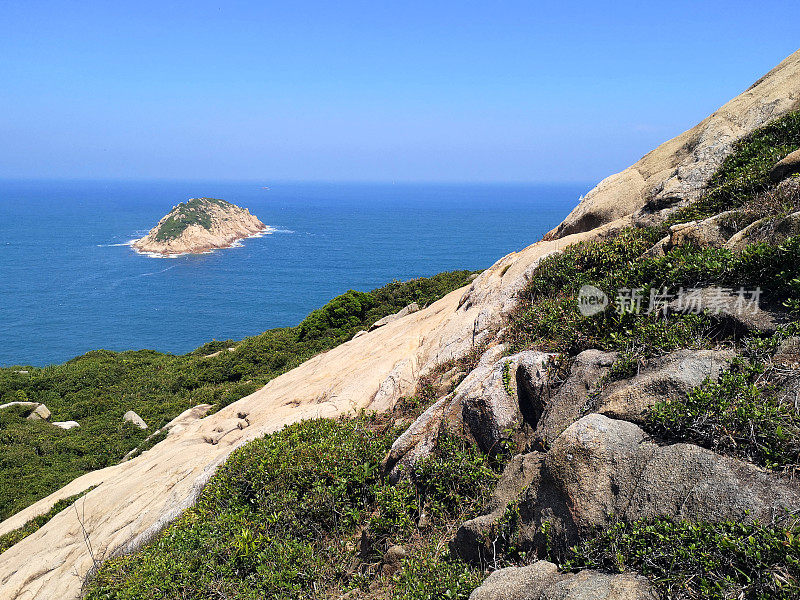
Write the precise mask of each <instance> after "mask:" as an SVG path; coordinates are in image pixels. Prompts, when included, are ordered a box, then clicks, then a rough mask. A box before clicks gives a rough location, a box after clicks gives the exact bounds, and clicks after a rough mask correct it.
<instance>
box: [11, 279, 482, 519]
mask: <svg viewBox="0 0 800 600" xmlns="http://www.w3.org/2000/svg"><path fill="white" fill-rule="evenodd" d="M470 275H471V273H470V272H469V271H454V272H450V273H441V274H439V275H435V276H433V277H428V278H422V279H414V280H411V281H407V282H393V283H390V284H388V285H386V286H384V287H382V288H378V289H376V290H373V291H372V292H369V293H362V292H354V291H349V292H346V293H345V294H342V295H341V296H338V297H337V298H334V299H333V300H331V301H330V302H329V303H328V304H326V305H325V306H324V307H323V308H321V309H319V310H316V311H314V312H312V313H311V314H310V315H309V316H308V317H307V318H306V319H305V320H304V321H303V322H302V323H300V325H298V326H297V327H286V328H282V329H272V330H269V331H266V332H264V333H262V334H260V335H257V336H255V337H251V338H247V339H245V340H243V341H241V342H238V343H237V342H232V341H230V340H228V341H222V342H211V343H209V344H206V345H204V346H202V347H200V348H198V349H197V350H195V351H194V352H191V353H189V354H186V355H183V356H175V355H171V354H162V353H160V352H154V351H151V350H136V351H128V352H110V351H107V350H97V351H93V352H89V353H87V354H85V355H83V356H80V357H78V358H75V359H73V360H70V361H68V362H66V363H64V364H62V365H56V366H49V367H45V368H43V369H37V368H33V367H25V368H20V367H13V368H4V369H0V404H1V403H6V402H12V401H16V400H30V401H34V402H42V403H44V404H45V405H47V407H48V408H49V409H50V411H51V412H52V413H53V417H52V420H54V421H69V420H74V421H78V422H79V423H80V424H81V427H80V429H72V430H69V431H64V430H61V429H58V428H56V427H53V426H52V425H51V424H49V423H47V422H43V421H28V420H26V419H25V416H26V413H25V411H21V410H19V409H8V410H3V411H0V449H1V450H0V518H6V517H8V516H10V515H11V514H13V513H15V512H17V511H19V510H21V509H22V508H24V507H26V506H28V505H30V504H31V503H33V502H35V501H36V500H38V499H40V498H43V497H44V496H46V495H47V494H50V493H51V492H54V491H55V490H57V489H59V488H60V487H62V486H63V485H65V484H66V483H68V482H70V481H72V480H73V479H75V478H76V477H78V476H80V475H82V474H84V473H87V472H89V471H93V470H95V469H99V468H102V467H106V466H108V465H111V464H114V463H116V462H118V461H119V460H121V459H122V458H123V457H124V456H125V455H126V454H127V453H128V452H130V451H132V450H134V449H135V448H137V447H140V446H141V445H142V444H143V442H144V440H145V438H147V436H148V435H150V434H151V433H152V432H153V431H155V430H156V429H158V428H160V427H162V426H163V425H165V424H166V423H168V422H169V421H170V420H171V419H173V418H174V417H175V416H177V415H178V414H180V413H181V412H182V411H184V410H185V409H187V408H190V407H192V406H196V405H197V404H202V403H208V404H214V405H216V407H217V408H221V407H223V406H226V405H228V404H230V403H231V402H234V401H236V400H238V399H239V398H242V397H243V396H246V395H248V394H250V393H252V392H254V391H256V390H257V389H259V388H260V387H262V386H263V385H264V384H265V383H267V382H268V381H269V380H270V379H272V378H274V377H276V376H278V375H280V374H281V373H284V372H286V371H288V370H290V369H292V368H294V367H296V366H297V365H299V364H300V363H302V362H303V361H305V360H307V359H309V358H311V357H312V356H314V355H316V354H318V353H319V352H323V351H325V350H328V349H330V348H332V347H334V346H336V345H338V344H340V343H342V342H344V341H347V340H349V339H350V338H351V337H352V336H353V335H354V334H355V333H356V332H357V331H358V330H360V329H365V328H367V327H368V326H369V325H371V324H372V323H373V322H375V321H376V320H378V319H380V318H381V317H384V316H386V315H388V314H391V313H394V312H397V311H398V310H400V309H401V308H403V307H404V306H406V305H407V304H409V303H411V302H418V303H419V304H420V305H423V306H424V305H426V304H428V303H430V302H432V301H434V300H436V299H438V298H440V297H442V296H444V295H445V294H446V293H447V292H449V291H451V290H454V289H457V288H459V287H461V286H463V285H466V284H467V283H468V282H469V277H470ZM234 346H235V348H236V350H235V351H234V352H229V351H228V350H227V349H228V348H229V347H234ZM218 351H221V352H220V353H219V354H217V355H216V356H213V357H210V358H208V357H207V356H208V355H210V354H213V353H215V352H218ZM20 370H25V371H28V373H20V372H19V371H20ZM128 410H134V411H136V413H137V414H139V415H140V416H141V417H142V418H143V419H144V420H145V422H146V423H147V424H148V425H149V429H148V430H146V431H142V430H140V429H138V428H137V427H135V426H133V425H131V424H130V423H126V422H123V420H122V415H123V414H125V412H126V411H128ZM151 445H152V441H151V442H148V444H147V445H145V446H142V447H141V449H142V450H144V449H146V448H147V447H150V446H151Z"/></svg>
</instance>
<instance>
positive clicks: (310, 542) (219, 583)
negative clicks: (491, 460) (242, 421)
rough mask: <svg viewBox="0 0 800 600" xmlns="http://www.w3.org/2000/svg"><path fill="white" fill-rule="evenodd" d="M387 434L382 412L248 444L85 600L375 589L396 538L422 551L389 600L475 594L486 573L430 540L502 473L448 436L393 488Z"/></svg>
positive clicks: (106, 572)
mask: <svg viewBox="0 0 800 600" xmlns="http://www.w3.org/2000/svg"><path fill="white" fill-rule="evenodd" d="M385 431H386V427H385V426H383V425H382V424H381V423H379V422H378V420H377V418H376V417H374V416H367V415H361V416H359V417H356V418H350V419H340V420H336V421H334V420H330V419H320V420H313V421H304V422H301V423H297V424H294V425H289V426H287V427H285V428H284V429H283V430H281V431H279V432H277V433H274V434H271V435H268V436H266V437H264V438H262V439H260V440H257V441H255V442H252V443H250V444H248V445H246V446H244V447H243V448H241V449H239V450H237V451H236V452H234V453H233V454H232V455H231V457H230V459H229V460H228V461H227V463H226V464H225V465H224V466H223V467H221V469H220V471H219V472H218V473H217V474H216V475H215V476H214V477H213V478H212V480H211V482H210V483H209V484H208V486H207V487H206V489H205V490H204V491H203V494H202V495H201V497H200V499H199V500H198V502H197V503H196V504H195V506H193V507H192V508H190V509H188V510H187V511H186V512H185V513H184V515H183V516H182V517H181V518H180V519H179V520H178V521H176V522H175V523H173V524H172V525H170V526H169V527H168V528H167V529H166V530H165V531H164V532H163V533H162V534H161V535H160V536H159V537H158V538H157V539H156V540H155V541H154V542H152V543H151V544H150V545H148V546H146V547H145V548H143V549H142V550H141V551H139V552H138V553H136V554H133V555H131V556H125V557H121V558H115V559H112V560H110V561H108V562H106V563H105V564H104V565H103V566H102V567H101V569H100V571H99V573H98V574H97V576H96V578H95V579H94V580H93V581H92V582H91V583H90V585H89V588H88V595H87V598H90V599H101V598H102V599H112V598H113V599H120V600H122V599H131V600H132V599H134V598H135V599H137V600H141V599H155V598H176V597H180V598H186V599H190V598H197V599H205V598H210V597H219V596H222V597H230V598H275V599H295V598H297V599H300V598H303V599H305V598H325V597H330V596H335V595H336V594H341V593H344V591H346V590H348V589H354V588H362V589H363V590H364V591H368V590H369V589H370V585H371V584H372V583H373V579H374V575H375V573H376V571H375V568H376V565H379V563H380V558H381V556H382V554H383V551H385V549H386V547H387V546H388V545H389V543H405V544H408V547H409V548H413V551H410V552H409V556H408V558H407V559H406V560H404V569H403V570H402V571H401V572H400V573H399V574H397V575H394V576H387V577H384V578H383V579H382V580H381V585H382V586H383V587H384V588H385V589H386V590H387V593H388V592H392V590H393V592H392V595H391V597H396V598H405V599H408V600H418V599H423V598H467V597H468V595H469V593H470V592H471V591H472V590H473V589H474V588H475V587H476V586H477V585H478V584H479V583H480V580H481V578H482V575H481V574H480V573H479V572H477V571H474V570H472V569H470V568H469V567H467V566H466V565H465V564H463V563H461V562H459V561H457V560H454V559H450V558H449V557H448V556H447V555H446V552H445V551H444V550H443V544H436V543H431V542H430V540H431V539H437V538H439V539H443V537H444V532H446V531H447V528H448V527H451V526H452V525H453V524H454V523H457V522H460V520H461V519H463V518H464V517H465V515H468V516H469V515H472V514H475V513H476V511H477V510H478V509H479V507H480V506H482V505H483V502H484V501H485V500H486V497H487V495H488V493H489V491H490V490H491V487H492V485H493V483H494V482H495V481H496V479H497V473H496V471H495V470H493V469H492V468H490V466H489V465H488V462H487V459H486V458H485V457H483V456H482V455H481V454H480V453H479V452H478V451H477V450H476V449H475V448H473V447H472V446H469V445H467V444H464V443H462V442H459V441H457V440H450V441H448V442H445V443H444V444H443V446H442V448H441V449H440V450H439V451H438V452H437V453H436V455H435V456H432V457H430V458H428V459H426V460H424V461H422V463H421V464H419V465H418V467H417V468H415V469H414V471H413V473H412V476H411V478H410V479H408V480H406V481H405V482H403V483H400V484H399V485H397V486H394V487H393V486H390V485H389V484H387V483H386V482H384V481H383V480H382V478H381V460H382V459H383V457H384V455H385V454H386V452H387V450H388V448H389V447H390V445H391V442H392V441H393V435H391V434H389V433H387V432H385ZM420 510H426V511H428V512H429V514H430V515H431V525H430V527H431V529H429V530H428V534H429V537H428V541H425V542H422V541H420V540H419V537H418V535H417V533H416V522H417V519H418V518H419V514H420ZM362 531H363V532H364V533H363V534H361V533H360V532H362ZM415 544H416V545H415ZM368 574H369V575H371V576H367V575H368ZM373 589H374V585H373Z"/></svg>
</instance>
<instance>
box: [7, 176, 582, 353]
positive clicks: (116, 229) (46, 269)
mask: <svg viewBox="0 0 800 600" xmlns="http://www.w3.org/2000/svg"><path fill="white" fill-rule="evenodd" d="M589 187H590V186H589V185H574V184H573V185H522V184H520V185H516V184H515V185H511V184H509V185H496V184H485V185H484V184H481V185H445V184H436V185H434V184H397V185H393V184H338V183H330V184H296V183H292V184H289V183H267V182H265V183H257V182H256V183H254V182H243V183H231V182H223V183H210V182H176V181H151V182H132V181H0V366H11V365H32V366H44V365H47V364H51V363H59V362H63V361H65V360H68V359H70V358H72V357H74V356H77V355H80V354H83V353H84V352H87V351H89V350H94V349H99V348H106V349H109V350H129V349H138V348H150V349H154V350H159V351H163V352H173V353H184V352H189V351H191V350H193V349H194V348H196V347H197V346H199V345H201V344H203V343H205V342H207V341H210V340H212V339H217V340H225V339H234V340H238V339H241V338H243V337H246V336H250V335H255V334H257V333H260V332H262V331H264V330H266V329H270V328H273V327H284V326H290V325H296V324H297V323H299V322H300V321H301V320H302V319H303V318H304V317H305V316H306V315H307V314H308V313H309V312H310V311H311V310H313V309H314V308H317V307H319V306H322V305H323V304H324V303H325V302H327V301H328V300H330V299H331V298H333V297H334V296H336V295H338V294H341V293H342V292H345V291H346V290H348V289H356V290H364V291H366V290H370V289H374V288H376V287H379V286H381V285H383V284H384V283H387V282H389V281H392V280H395V279H397V280H406V279H411V278H414V277H421V276H428V275H433V274H435V273H439V272H441V271H449V270H453V269H484V268H486V267H489V266H490V265H491V264H492V263H494V262H495V261H496V260H497V259H498V258H500V257H501V256H503V255H504V254H507V253H508V252H511V251H514V250H518V249H520V248H524V247H525V246H527V245H529V244H531V243H533V242H535V241H537V240H538V239H540V238H541V236H542V235H543V234H544V233H545V232H547V231H548V230H549V229H551V228H553V227H554V226H556V225H557V224H558V223H559V222H560V221H561V220H562V219H563V218H564V217H565V216H566V215H567V213H568V212H569V211H570V210H571V209H572V208H573V207H574V205H575V204H576V203H577V200H578V198H579V196H580V195H581V194H583V193H585V192H586V191H587V189H588V188H589ZM198 196H209V197H215V198H222V199H224V200H227V201H229V202H233V203H234V204H238V205H240V206H245V207H247V208H249V209H250V211H251V212H252V213H253V214H255V215H256V216H258V217H259V218H260V219H261V221H263V222H264V223H265V224H267V225H269V226H270V227H271V230H272V233H270V234H268V235H265V236H263V237H259V238H252V239H247V240H244V241H243V242H242V243H241V245H240V246H239V247H236V248H231V249H227V250H219V251H216V252H213V253H210V254H201V255H186V256H179V257H177V258H156V257H149V256H144V255H140V254H137V253H136V252H134V251H133V250H132V249H131V248H130V246H129V245H128V244H129V242H130V241H131V240H132V239H134V238H136V237H140V236H142V235H144V234H145V233H146V232H147V231H148V230H149V229H150V228H151V227H152V226H153V225H155V223H156V222H157V221H158V220H159V219H160V218H161V217H162V216H163V215H164V214H166V213H167V212H168V211H169V210H170V209H171V208H172V206H174V205H176V204H178V203H179V202H182V201H184V200H187V199H189V198H193V197H198Z"/></svg>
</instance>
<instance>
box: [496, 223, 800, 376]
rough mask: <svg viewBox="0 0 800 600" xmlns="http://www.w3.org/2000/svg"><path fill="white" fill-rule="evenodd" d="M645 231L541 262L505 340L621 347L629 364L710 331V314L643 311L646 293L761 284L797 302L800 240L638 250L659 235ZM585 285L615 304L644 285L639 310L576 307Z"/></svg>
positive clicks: (707, 336) (705, 337) (566, 348)
mask: <svg viewBox="0 0 800 600" xmlns="http://www.w3.org/2000/svg"><path fill="white" fill-rule="evenodd" d="M659 235H660V232H656V231H653V230H650V229H627V230H624V231H622V232H620V233H619V234H618V235H617V236H616V237H614V238H613V239H610V240H606V241H595V242H584V243H580V244H576V245H574V246H571V247H569V248H567V249H566V250H565V251H564V252H563V253H562V254H559V255H554V256H551V257H549V258H547V259H545V260H543V261H542V262H541V264H540V265H539V267H538V268H537V270H536V272H535V273H534V276H533V277H532V280H531V283H530V284H529V285H528V286H527V288H526V289H525V290H524V292H523V298H526V299H528V298H529V299H530V301H528V302H525V301H523V302H522V303H521V305H520V307H519V308H518V309H517V310H516V312H515V313H514V314H513V315H512V316H511V320H510V324H509V327H508V332H507V340H508V341H509V342H510V344H511V347H512V349H513V350H514V351H519V350H522V349H525V348H533V347H536V348H541V349H548V350H553V351H557V352H563V353H566V354H569V355H575V354H577V353H579V352H581V351H583V350H586V349H589V348H600V349H604V350H620V351H622V352H624V353H625V358H626V360H627V361H628V365H629V366H630V365H632V364H634V363H635V360H638V359H640V358H645V357H649V356H653V355H657V354H659V353H663V352H666V351H670V350H673V349H675V348H679V347H682V348H686V347H700V346H705V345H708V344H709V343H710V342H711V341H712V337H714V336H715V331H714V328H713V327H712V326H711V323H710V322H709V320H708V318H707V317H705V316H703V315H696V314H679V313H673V314H667V315H664V314H663V313H661V312H659V311H653V312H650V313H647V312H646V309H647V307H648V303H649V299H650V291H651V290H654V291H656V292H659V291H660V290H662V289H663V288H664V287H667V288H668V289H669V290H671V291H672V292H673V293H675V292H676V291H677V290H678V288H679V287H682V286H684V287H686V288H691V287H698V286H704V285H720V286H729V287H736V288H738V287H739V286H744V287H745V288H748V287H750V288H755V287H756V286H760V287H761V288H762V289H763V290H764V293H765V295H766V297H767V298H771V299H773V300H776V299H780V300H781V301H783V302H785V303H786V304H787V306H790V307H796V306H797V304H798V299H800V264H798V261H797V257H798V255H800V238H791V239H789V240H787V241H786V242H785V243H784V244H782V245H780V246H772V245H768V244H755V245H752V246H749V247H748V248H747V249H746V250H745V251H743V252H741V253H736V252H732V251H730V250H727V249H722V248H699V247H695V246H684V247H680V248H675V249H673V250H672V251H671V252H669V253H668V254H667V255H666V256H661V257H646V256H642V253H643V252H644V251H645V250H646V249H647V248H649V247H650V245H651V244H652V242H653V241H654V240H655V239H657V238H658V236H659ZM585 284H591V285H595V286H597V287H599V288H600V289H602V290H604V291H605V292H606V294H608V296H609V298H610V300H611V302H612V303H613V302H614V299H615V297H616V296H617V292H618V290H622V289H629V290H630V289H634V288H641V289H642V307H641V308H642V312H641V313H639V314H637V313H636V312H635V311H627V312H624V313H623V314H619V313H618V312H617V311H616V310H606V311H604V312H602V313H600V314H597V315H593V316H588V317H585V316H583V315H581V314H580V312H579V311H578V303H577V295H578V291H579V289H580V288H581V286H583V285H585Z"/></svg>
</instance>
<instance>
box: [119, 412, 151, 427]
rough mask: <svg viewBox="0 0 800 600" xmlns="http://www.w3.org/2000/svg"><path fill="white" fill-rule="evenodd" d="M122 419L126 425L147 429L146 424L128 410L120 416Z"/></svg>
mask: <svg viewBox="0 0 800 600" xmlns="http://www.w3.org/2000/svg"><path fill="white" fill-rule="evenodd" d="M122 419H123V420H124V421H127V422H128V423H133V424H134V425H136V427H138V428H139V429H147V423H145V422H144V419H142V417H140V416H139V415H137V414H136V413H135V412H133V411H132V410H129V411H128V412H126V413H125V414H124V415H122Z"/></svg>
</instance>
